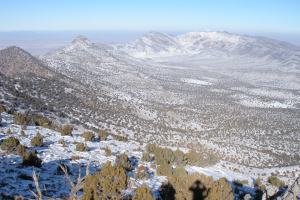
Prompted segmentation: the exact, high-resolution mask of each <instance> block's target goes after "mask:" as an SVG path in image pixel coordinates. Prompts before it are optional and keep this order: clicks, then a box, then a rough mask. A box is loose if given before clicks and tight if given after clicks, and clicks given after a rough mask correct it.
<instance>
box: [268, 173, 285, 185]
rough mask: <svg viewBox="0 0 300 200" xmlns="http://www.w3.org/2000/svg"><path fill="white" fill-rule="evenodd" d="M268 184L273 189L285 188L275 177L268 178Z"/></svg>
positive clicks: (282, 182)
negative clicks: (273, 187)
mask: <svg viewBox="0 0 300 200" xmlns="http://www.w3.org/2000/svg"><path fill="white" fill-rule="evenodd" d="M268 183H270V184H271V185H273V186H275V187H284V186H285V183H284V181H282V180H280V179H279V178H277V176H270V177H268Z"/></svg>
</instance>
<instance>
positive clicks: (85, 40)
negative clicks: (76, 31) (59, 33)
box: [72, 35, 93, 45]
mask: <svg viewBox="0 0 300 200" xmlns="http://www.w3.org/2000/svg"><path fill="white" fill-rule="evenodd" d="M72 44H84V45H93V43H92V42H91V41H90V40H89V39H88V38H87V37H85V36H82V35H79V36H77V37H76V38H75V39H74V40H73V41H72Z"/></svg>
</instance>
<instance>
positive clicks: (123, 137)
mask: <svg viewBox="0 0 300 200" xmlns="http://www.w3.org/2000/svg"><path fill="white" fill-rule="evenodd" d="M110 135H111V136H113V138H114V139H115V140H118V141H122V142H128V138H127V137H125V136H121V135H115V134H110Z"/></svg>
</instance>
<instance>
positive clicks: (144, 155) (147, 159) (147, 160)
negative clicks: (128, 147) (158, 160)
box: [142, 152, 152, 162]
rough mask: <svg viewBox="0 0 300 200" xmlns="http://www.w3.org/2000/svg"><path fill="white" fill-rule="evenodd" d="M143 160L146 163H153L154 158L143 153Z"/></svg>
mask: <svg viewBox="0 0 300 200" xmlns="http://www.w3.org/2000/svg"><path fill="white" fill-rule="evenodd" d="M142 160H143V161H146V162H151V161H152V157H151V156H150V154H149V153H147V152H144V153H143V157H142Z"/></svg>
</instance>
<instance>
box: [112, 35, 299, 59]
mask: <svg viewBox="0 0 300 200" xmlns="http://www.w3.org/2000/svg"><path fill="white" fill-rule="evenodd" d="M114 48H115V49H118V50H121V51H124V52H127V53H128V54H130V55H131V56H134V57H139V58H154V57H172V56H179V55H180V56H195V55H196V56H199V57H204V58H207V57H220V56H222V57H224V56H225V57H234V56H246V57H254V58H262V59H273V60H277V61H280V62H286V63H298V64H299V61H300V48H299V47H296V46H293V45H291V44H288V43H286V42H281V41H278V40H273V39H269V38H264V37H253V36H247V35H238V34H232V33H228V32H189V33H185V34H182V35H178V36H171V35H167V34H162V33H157V32H150V33H148V34H146V35H144V36H142V37H141V38H139V39H136V40H134V41H131V42H129V43H126V44H118V45H114Z"/></svg>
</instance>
